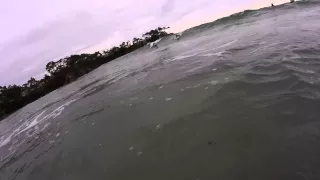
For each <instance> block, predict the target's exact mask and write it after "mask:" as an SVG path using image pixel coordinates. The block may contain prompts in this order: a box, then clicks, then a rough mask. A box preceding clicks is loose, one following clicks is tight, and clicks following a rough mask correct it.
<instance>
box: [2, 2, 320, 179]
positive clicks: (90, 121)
mask: <svg viewBox="0 0 320 180" xmlns="http://www.w3.org/2000/svg"><path fill="white" fill-rule="evenodd" d="M319 19H320V5H319V1H304V2H296V3H289V4H284V5H281V6H277V7H274V8H263V9H259V10H248V11H244V12H241V13H237V14H234V15H231V16H229V17H226V18H222V19H219V20H217V21H215V22H212V23H207V24H204V25H201V26H197V27H194V28H191V29H189V30H186V31H185V32H183V33H182V35H181V37H180V38H179V39H177V38H176V36H175V35H171V36H167V37H165V38H163V39H161V40H160V41H158V42H157V46H154V47H152V48H150V46H146V47H144V48H141V49H139V50H137V51H135V52H133V53H130V54H128V55H125V56H123V57H121V58H119V59H117V60H115V61H112V62H110V63H108V64H105V65H103V66H101V67H99V68H98V69H96V70H95V71H93V72H91V73H89V74H88V75H86V76H84V77H82V78H80V79H79V80H78V81H75V82H73V83H71V84H69V85H67V86H65V87H63V88H61V89H59V90H57V91H54V92H52V93H51V94H48V95H47V96H45V97H43V98H41V99H39V100H38V101H36V102H34V103H31V104H29V105H28V106H26V107H24V108H22V109H21V110H19V111H18V112H16V113H15V114H13V115H11V116H10V117H8V118H7V119H6V120H4V121H2V122H0V179H1V180H2V179H11V180H20V179H21V180H25V179H27V180H35V179H41V180H42V179H54V180H63V179H77V180H78V179H79V180H82V179H83V180H85V179H119V180H121V179H128V177H130V178H131V179H248V180H255V179H265V180H267V179H274V180H281V179H320V169H319V167H320V154H319V152H320V144H319V139H320V114H319V107H320V39H319V37H320V31H319V29H320V23H319Z"/></svg>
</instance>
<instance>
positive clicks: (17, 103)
mask: <svg viewBox="0 0 320 180" xmlns="http://www.w3.org/2000/svg"><path fill="white" fill-rule="evenodd" d="M168 28H169V27H158V28H156V29H154V30H151V31H149V32H147V33H144V34H143V35H142V38H133V40H132V41H127V42H122V43H121V44H120V45H118V46H115V47H112V48H110V49H108V50H105V51H102V52H100V51H98V52H95V53H93V54H78V55H71V56H68V57H65V58H62V59H60V60H58V61H56V62H54V61H51V62H49V63H48V64H47V65H46V71H47V72H48V74H46V75H45V76H44V77H43V78H42V79H40V80H36V79H35V78H30V80H28V82H26V83H25V84H23V85H9V86H0V121H1V120H2V119H4V118H5V117H7V116H8V115H10V114H11V113H13V112H15V111H17V110H18V109H20V108H22V107H24V106H25V105H27V104H29V103H31V102H33V101H35V100H37V99H39V98H41V97H43V96H44V95H46V94H48V93H50V92H52V91H54V90H56V89H58V88H60V87H62V86H64V85H66V84H68V83H70V82H73V81H75V80H76V79H77V78H79V77H80V76H82V75H84V74H87V73H89V72H90V71H92V70H94V69H96V68H98V67H99V66H101V65H102V64H105V63H107V62H110V61H112V60H114V59H116V58H118V57H120V56H123V55H125V54H128V53H130V52H132V51H134V50H137V49H139V48H141V47H143V46H145V45H146V44H148V43H151V42H154V41H156V40H158V39H160V38H162V37H164V36H167V35H168V33H167V32H166V31H165V30H166V29H168Z"/></svg>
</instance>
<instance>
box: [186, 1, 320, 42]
mask: <svg viewBox="0 0 320 180" xmlns="http://www.w3.org/2000/svg"><path fill="white" fill-rule="evenodd" d="M319 4H320V1H318V0H302V1H297V2H295V3H294V4H292V3H287V4H282V5H279V6H275V7H266V8H261V9H258V10H245V11H243V12H239V13H235V14H232V15H230V16H228V17H223V18H220V19H218V20H216V21H213V22H209V23H205V24H202V25H199V26H196V27H193V28H190V29H188V30H185V31H184V32H183V33H182V34H183V35H184V36H186V35H190V34H193V33H198V32H201V31H204V30H206V29H211V28H214V27H220V26H236V25H241V24H243V23H247V22H252V21H258V20H260V19H259V17H260V16H262V15H264V14H268V13H269V14H272V13H273V12H274V11H281V13H286V11H287V10H289V9H291V10H296V9H297V8H299V9H300V8H309V7H311V6H318V5H319ZM306 10H307V9H306ZM289 13H293V12H289ZM261 18H263V17H261Z"/></svg>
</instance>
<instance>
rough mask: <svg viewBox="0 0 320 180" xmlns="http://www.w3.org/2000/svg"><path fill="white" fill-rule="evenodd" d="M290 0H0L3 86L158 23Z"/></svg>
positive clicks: (197, 20) (176, 24)
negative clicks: (54, 61) (49, 63)
mask: <svg viewBox="0 0 320 180" xmlns="http://www.w3.org/2000/svg"><path fill="white" fill-rule="evenodd" d="M287 1H288V0H273V1H272V0H134V1H132V0H115V1H110V0H53V1H44V0H0V13H1V16H0V23H1V28H0V85H8V84H22V83H24V82H25V81H27V80H28V79H30V77H36V78H37V77H38V78H40V77H41V76H43V73H44V72H45V65H46V64H47V62H49V61H52V60H58V59H60V58H63V57H65V56H67V55H70V54H74V53H80V52H94V51H97V50H102V49H106V48H108V47H110V46H113V45H117V44H118V43H120V42H122V41H126V40H131V39H132V38H133V37H135V36H137V37H138V36H140V35H141V34H142V33H143V32H145V31H147V30H150V29H152V28H154V27H158V26H170V27H171V30H170V31H172V32H180V31H182V30H184V29H187V28H189V27H192V26H195V25H199V24H202V23H205V22H209V21H213V20H215V19H217V18H220V17H223V16H226V15H230V14H232V13H235V12H239V11H243V10H245V9H254V8H259V7H263V6H269V5H270V3H271V2H273V3H274V4H279V3H283V2H287Z"/></svg>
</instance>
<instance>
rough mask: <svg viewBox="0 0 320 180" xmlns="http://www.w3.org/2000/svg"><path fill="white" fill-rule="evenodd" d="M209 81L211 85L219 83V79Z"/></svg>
mask: <svg viewBox="0 0 320 180" xmlns="http://www.w3.org/2000/svg"><path fill="white" fill-rule="evenodd" d="M209 83H210V84H211V85H217V84H218V83H219V81H215V80H213V81H210V82H209Z"/></svg>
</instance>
